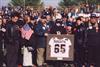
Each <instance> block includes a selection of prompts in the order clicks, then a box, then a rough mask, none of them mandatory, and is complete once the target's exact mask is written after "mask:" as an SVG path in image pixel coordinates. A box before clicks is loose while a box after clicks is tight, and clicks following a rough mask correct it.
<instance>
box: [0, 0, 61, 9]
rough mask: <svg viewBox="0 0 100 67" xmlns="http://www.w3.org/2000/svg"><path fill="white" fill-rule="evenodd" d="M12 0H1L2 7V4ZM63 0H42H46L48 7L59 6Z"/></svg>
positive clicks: (44, 0) (43, 0) (4, 4)
mask: <svg viewBox="0 0 100 67" xmlns="http://www.w3.org/2000/svg"><path fill="white" fill-rule="evenodd" d="M9 1H10V0H0V7H1V6H6V5H7V3H9ZM60 1H61V0H42V2H44V4H45V6H46V7H48V6H53V7H56V6H58V3H59V2H60Z"/></svg>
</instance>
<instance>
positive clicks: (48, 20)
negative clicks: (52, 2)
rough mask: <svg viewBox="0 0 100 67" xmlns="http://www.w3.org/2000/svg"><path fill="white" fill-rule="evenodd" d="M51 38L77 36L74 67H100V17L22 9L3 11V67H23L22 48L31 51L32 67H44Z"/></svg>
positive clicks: (0, 65)
mask: <svg viewBox="0 0 100 67" xmlns="http://www.w3.org/2000/svg"><path fill="white" fill-rule="evenodd" d="M48 34H59V35H61V34H66V35H74V36H75V40H74V50H75V52H74V53H75V54H74V61H73V64H74V67H100V53H99V50H100V41H99V40H100V13H97V12H91V13H90V12H85V13H84V12H82V13H81V12H80V11H78V9H74V8H73V9H65V10H57V9H56V8H52V7H50V8H45V9H44V10H41V11H39V10H34V9H33V10H32V9H29V8H27V9H23V8H22V7H19V6H18V7H16V8H11V7H5V8H2V10H0V67H3V63H4V62H5V63H6V67H18V65H19V64H21V65H22V66H23V51H22V48H23V46H24V47H27V49H28V51H31V53H32V60H33V65H36V66H37V67H44V65H45V63H47V62H46V60H45V52H46V45H47V44H46V37H47V36H48ZM5 53H6V54H5ZM51 62H52V61H51ZM64 63H66V64H67V62H64ZM47 64H49V63H47ZM53 64H54V63H53ZM55 65H56V64H54V67H56V66H55ZM62 66H63V65H62ZM62 66H61V67H62ZM30 67H31V66H30Z"/></svg>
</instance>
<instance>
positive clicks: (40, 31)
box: [35, 22, 47, 48]
mask: <svg viewBox="0 0 100 67" xmlns="http://www.w3.org/2000/svg"><path fill="white" fill-rule="evenodd" d="M44 28H45V29H44ZM46 32H47V28H46V27H44V26H43V25H42V23H41V22H39V23H38V24H37V26H36V28H35V34H36V38H37V48H45V47H46V36H45V35H44V34H45V33H46Z"/></svg>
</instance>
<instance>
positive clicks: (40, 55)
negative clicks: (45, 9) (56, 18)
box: [35, 17, 48, 67]
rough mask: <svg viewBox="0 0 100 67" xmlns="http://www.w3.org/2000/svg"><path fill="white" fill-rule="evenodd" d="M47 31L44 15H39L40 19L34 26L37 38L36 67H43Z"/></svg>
mask: <svg viewBox="0 0 100 67" xmlns="http://www.w3.org/2000/svg"><path fill="white" fill-rule="evenodd" d="M47 31H48V26H47V23H46V17H41V20H40V21H39V22H38V24H37V26H36V28H35V33H36V38H37V65H38V67H43V63H44V53H45V48H46V36H47Z"/></svg>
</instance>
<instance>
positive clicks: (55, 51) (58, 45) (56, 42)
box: [49, 37, 71, 58]
mask: <svg viewBox="0 0 100 67" xmlns="http://www.w3.org/2000/svg"><path fill="white" fill-rule="evenodd" d="M49 45H50V46H51V49H50V51H51V52H50V56H51V57H58V58H62V57H69V49H70V46H71V41H70V39H68V38H63V39H58V38H57V37H55V38H54V37H53V38H51V39H50V41H49Z"/></svg>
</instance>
